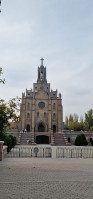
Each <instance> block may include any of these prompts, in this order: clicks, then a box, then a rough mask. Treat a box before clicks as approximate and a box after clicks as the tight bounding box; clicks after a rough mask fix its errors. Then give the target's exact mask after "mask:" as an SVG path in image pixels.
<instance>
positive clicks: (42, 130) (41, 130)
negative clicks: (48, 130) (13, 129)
mask: <svg viewBox="0 0 93 199" xmlns="http://www.w3.org/2000/svg"><path fill="white" fill-rule="evenodd" d="M38 132H45V127H44V125H43V124H42V123H40V124H39V126H38Z"/></svg>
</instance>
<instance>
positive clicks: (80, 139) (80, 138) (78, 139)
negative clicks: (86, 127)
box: [75, 134, 88, 146]
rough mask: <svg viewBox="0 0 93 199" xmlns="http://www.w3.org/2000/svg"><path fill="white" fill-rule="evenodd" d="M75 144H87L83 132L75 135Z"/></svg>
mask: <svg viewBox="0 0 93 199" xmlns="http://www.w3.org/2000/svg"><path fill="white" fill-rule="evenodd" d="M75 145H76V146H87V145H88V142H87V140H86V137H85V135H84V134H79V135H77V137H76V139H75Z"/></svg>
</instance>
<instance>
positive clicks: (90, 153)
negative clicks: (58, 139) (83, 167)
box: [56, 147, 93, 158]
mask: <svg viewBox="0 0 93 199" xmlns="http://www.w3.org/2000/svg"><path fill="white" fill-rule="evenodd" d="M56 158H93V148H92V147H73V148H71V147H58V148H57V149H56Z"/></svg>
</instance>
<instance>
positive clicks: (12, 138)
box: [9, 135, 16, 147]
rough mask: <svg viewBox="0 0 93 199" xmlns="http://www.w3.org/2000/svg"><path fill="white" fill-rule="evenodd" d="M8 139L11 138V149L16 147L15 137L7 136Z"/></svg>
mask: <svg viewBox="0 0 93 199" xmlns="http://www.w3.org/2000/svg"><path fill="white" fill-rule="evenodd" d="M9 137H10V138H11V140H12V147H14V146H15V145H16V137H15V136H13V135H9Z"/></svg>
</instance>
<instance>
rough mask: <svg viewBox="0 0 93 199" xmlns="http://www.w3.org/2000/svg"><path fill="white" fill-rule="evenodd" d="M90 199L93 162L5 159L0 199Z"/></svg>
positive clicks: (1, 166)
mask: <svg viewBox="0 0 93 199" xmlns="http://www.w3.org/2000/svg"><path fill="white" fill-rule="evenodd" d="M13 198H15V199H93V159H56V158H54V159H52V158H5V159H4V160H3V161H2V162H0V199H13Z"/></svg>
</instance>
